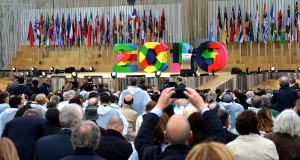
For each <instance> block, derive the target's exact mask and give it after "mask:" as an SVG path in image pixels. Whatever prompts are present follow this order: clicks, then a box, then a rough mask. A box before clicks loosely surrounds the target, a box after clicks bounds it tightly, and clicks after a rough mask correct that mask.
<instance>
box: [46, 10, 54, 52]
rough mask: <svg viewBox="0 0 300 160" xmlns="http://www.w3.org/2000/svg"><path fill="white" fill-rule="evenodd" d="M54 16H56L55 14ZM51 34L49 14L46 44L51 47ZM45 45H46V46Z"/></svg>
mask: <svg viewBox="0 0 300 160" xmlns="http://www.w3.org/2000/svg"><path fill="white" fill-rule="evenodd" d="M53 17H54V16H53ZM53 19H54V18H53ZM46 34H47V35H46ZM50 36H51V24H50V17H49V15H48V14H47V19H46V26H45V43H46V46H47V47H49V46H50V38H51V37H50ZM46 46H45V47H46Z"/></svg>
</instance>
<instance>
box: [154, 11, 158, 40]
mask: <svg viewBox="0 0 300 160" xmlns="http://www.w3.org/2000/svg"><path fill="white" fill-rule="evenodd" d="M158 23H159V22H158V13H157V10H156V12H155V20H154V42H156V41H157V37H158V30H159V29H158Z"/></svg>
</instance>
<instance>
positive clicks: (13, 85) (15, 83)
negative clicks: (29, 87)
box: [6, 73, 19, 95]
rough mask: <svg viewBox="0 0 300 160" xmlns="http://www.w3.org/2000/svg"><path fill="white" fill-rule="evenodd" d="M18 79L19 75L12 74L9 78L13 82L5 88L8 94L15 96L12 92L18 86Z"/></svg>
mask: <svg viewBox="0 0 300 160" xmlns="http://www.w3.org/2000/svg"><path fill="white" fill-rule="evenodd" d="M18 78H19V74H17V73H14V74H13V75H12V76H11V80H12V81H13V82H11V83H9V84H8V85H7V87H6V92H8V93H10V94H12V95H13V94H15V93H14V92H13V91H14V89H15V88H16V87H18V86H19V82H18Z"/></svg>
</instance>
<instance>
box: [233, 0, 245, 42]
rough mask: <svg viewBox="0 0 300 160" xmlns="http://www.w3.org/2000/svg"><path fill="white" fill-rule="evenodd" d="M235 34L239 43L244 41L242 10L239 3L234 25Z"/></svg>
mask: <svg viewBox="0 0 300 160" xmlns="http://www.w3.org/2000/svg"><path fill="white" fill-rule="evenodd" d="M236 28H237V29H236V31H235V32H236V36H237V38H238V40H239V42H240V43H244V32H243V29H244V28H243V20H242V11H241V6H240V5H239V12H238V24H237V27H236Z"/></svg>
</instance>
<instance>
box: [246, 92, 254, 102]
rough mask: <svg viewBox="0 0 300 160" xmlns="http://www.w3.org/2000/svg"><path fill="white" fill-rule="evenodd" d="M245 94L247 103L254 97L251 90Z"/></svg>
mask: <svg viewBox="0 0 300 160" xmlns="http://www.w3.org/2000/svg"><path fill="white" fill-rule="evenodd" d="M246 96H247V103H248V104H251V99H252V97H254V92H253V91H247V93H246Z"/></svg>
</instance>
